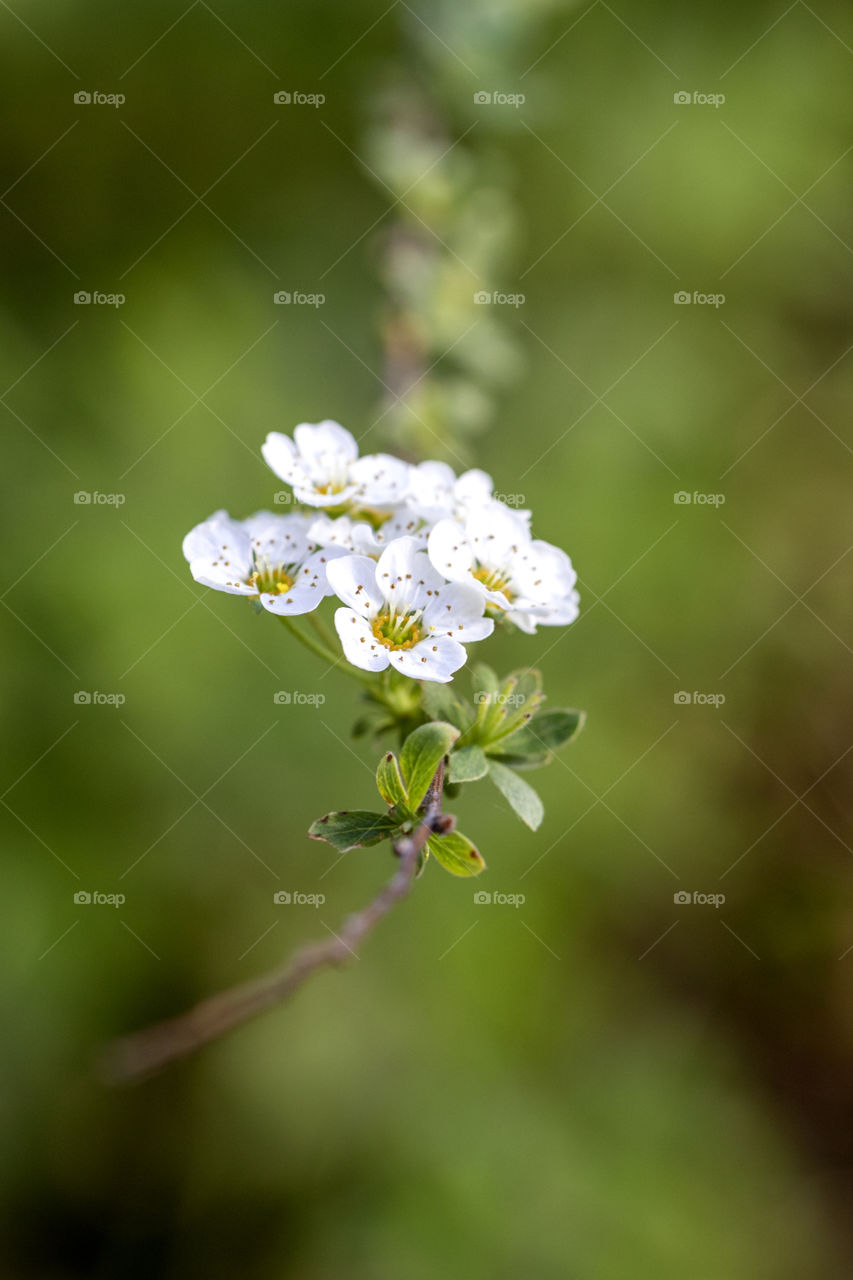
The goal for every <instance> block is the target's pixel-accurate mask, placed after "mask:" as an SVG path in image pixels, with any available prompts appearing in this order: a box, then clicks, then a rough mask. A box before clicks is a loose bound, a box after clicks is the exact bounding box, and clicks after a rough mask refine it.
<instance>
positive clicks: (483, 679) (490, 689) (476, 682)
mask: <svg viewBox="0 0 853 1280" xmlns="http://www.w3.org/2000/svg"><path fill="white" fill-rule="evenodd" d="M471 683H472V685H473V686H474V701H475V702H482V701H488V699H489V697H490V696H491V695H492V694H493V693H497V691H498V689H499V687H500V685H499V681H498V678H497V676H496V675H495V673H494V671H493V670H492V668H491V667H487V666H486V664H485V662H475V663H473V664H472V666H471ZM478 694H484V695H485V698H479V697H478V696H477V695H478Z"/></svg>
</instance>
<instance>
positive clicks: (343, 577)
mask: <svg viewBox="0 0 853 1280" xmlns="http://www.w3.org/2000/svg"><path fill="white" fill-rule="evenodd" d="M326 577H327V578H328V580H329V585H330V586H331V588H332V590H333V591H334V593H335V595H336V596H338V598H339V599H341V600H343V602H344V604H348V605H349V606H350V608H351V609H354V610H355V611H356V612H357V613H358V614H360V615H361V617H363V618H368V617H371V616H372V615H373V614H375V613H378V612H379V610H380V609H381V608H382V606H383V604H384V603H385V600H384V597H383V595H382V592H381V591H380V590H378V588H377V585H376V562H375V561H373V560H370V559H369V558H368V557H367V556H340V557H338V558H337V559H334V560H331V561H330V562H329V564H327V565H326Z"/></svg>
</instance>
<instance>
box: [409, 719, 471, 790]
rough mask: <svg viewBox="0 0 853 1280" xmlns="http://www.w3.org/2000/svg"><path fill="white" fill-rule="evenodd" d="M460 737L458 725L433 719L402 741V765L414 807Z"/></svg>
mask: <svg viewBox="0 0 853 1280" xmlns="http://www.w3.org/2000/svg"><path fill="white" fill-rule="evenodd" d="M458 737H459V730H458V729H457V728H456V727H455V725H452V724H447V723H446V722H445V721H443V720H433V721H431V722H430V723H429V724H422V725H421V727H420V728H419V729H415V731H414V733H410V734H409V736H408V738H407V739H406V741H405V742H404V743H403V749H402V751H401V752H400V767H401V769H402V771H403V781H404V783H405V786H406V789H407V791H408V793H409V805H410V807H411V808H412V809H417V808H418V807H419V806H420V804H421V803H422V801H423V798H424V796H425V795H426V793H427V788H428V787H429V784H430V783H431V782H432V780H433V777H434V775H435V771H436V769H437V768H438V766H439V763H440V762H441V760H443V758H444V757H445V756H446V755H447V753H448V751H449V750H450V748H451V747H452V746H453V743H454V742H455V741H456V739H457V738H458Z"/></svg>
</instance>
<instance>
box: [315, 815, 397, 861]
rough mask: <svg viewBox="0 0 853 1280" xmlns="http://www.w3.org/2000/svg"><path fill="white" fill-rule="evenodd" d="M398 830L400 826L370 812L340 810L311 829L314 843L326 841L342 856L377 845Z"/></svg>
mask: <svg viewBox="0 0 853 1280" xmlns="http://www.w3.org/2000/svg"><path fill="white" fill-rule="evenodd" d="M397 830H398V824H397V823H396V822H394V820H393V819H392V818H391V817H389V816H388V815H387V814H384V813H371V812H370V810H369V809H340V810H338V812H337V813H327V814H326V816H325V817H324V818H318V819H317V821H316V822H314V823H312V824H311V826H310V827H309V829H308V834H309V836H310V837H311V839H312V840H325V841H326V843H327V844H331V845H333V846H334V847H335V848H336V849H337V850H338V852H339V853H347V852H348V851H349V850H350V849H359V848H361V847H363V846H364V845H371V844H378V843H379V841H380V840H385V839H387V838H388V837H389V836H392V835H393V834H394V833H395V831H397Z"/></svg>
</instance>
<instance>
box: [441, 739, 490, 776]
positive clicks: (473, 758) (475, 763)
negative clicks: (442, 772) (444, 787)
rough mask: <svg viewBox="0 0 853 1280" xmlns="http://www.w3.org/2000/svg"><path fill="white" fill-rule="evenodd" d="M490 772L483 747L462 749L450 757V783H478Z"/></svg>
mask: <svg viewBox="0 0 853 1280" xmlns="http://www.w3.org/2000/svg"><path fill="white" fill-rule="evenodd" d="M488 771H489V762H488V760H487V759H486V757H485V755H484V753H483V749H482V747H478V746H476V745H475V746H472V747H461V748H460V749H459V750H458V751H454V752H453V753H452V755H451V757H450V768H449V770H448V775H447V776H448V779H449V780H450V782H476V781H477V779H478V778H485V776H486V774H487V773H488Z"/></svg>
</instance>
